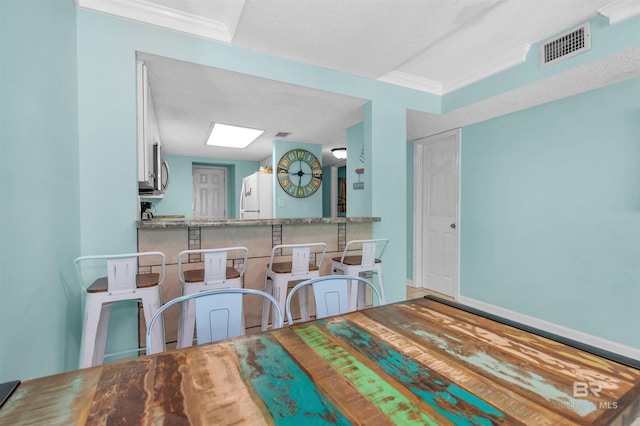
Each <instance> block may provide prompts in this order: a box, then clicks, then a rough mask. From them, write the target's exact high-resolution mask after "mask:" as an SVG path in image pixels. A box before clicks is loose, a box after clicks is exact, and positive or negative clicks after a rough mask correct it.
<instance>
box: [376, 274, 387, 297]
mask: <svg viewBox="0 0 640 426" xmlns="http://www.w3.org/2000/svg"><path fill="white" fill-rule="evenodd" d="M376 270H377V271H378V286H379V288H380V298H381V299H382V300H380V304H381V305H385V304H386V303H387V296H385V292H384V279H383V277H382V265H381V264H377V265H376Z"/></svg>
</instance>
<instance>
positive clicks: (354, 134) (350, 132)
mask: <svg viewBox="0 0 640 426" xmlns="http://www.w3.org/2000/svg"><path fill="white" fill-rule="evenodd" d="M364 150H365V146H364V123H358V124H356V125H355V126H352V127H349V128H348V129H347V152H348V153H349V154H348V155H347V165H346V178H347V216H351V217H359V216H370V215H371V197H370V196H368V194H367V193H366V192H365V190H364V189H353V184H354V183H356V182H364V181H365V174H360V175H358V174H356V169H359V168H364V171H365V173H366V171H367V169H366V168H365V163H364ZM369 186H370V185H369ZM365 188H366V184H365Z"/></svg>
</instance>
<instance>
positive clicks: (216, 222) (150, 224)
mask: <svg viewBox="0 0 640 426" xmlns="http://www.w3.org/2000/svg"><path fill="white" fill-rule="evenodd" d="M367 222H380V218H379V217H305V218H284V219H185V218H180V217H176V216H166V217H164V216H163V217H156V218H154V219H151V220H141V221H138V228H140V229H163V228H190V227H200V228H204V227H213V226H265V225H310V224H334V223H335V224H337V223H367Z"/></svg>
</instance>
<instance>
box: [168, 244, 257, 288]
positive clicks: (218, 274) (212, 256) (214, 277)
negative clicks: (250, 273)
mask: <svg viewBox="0 0 640 426" xmlns="http://www.w3.org/2000/svg"><path fill="white" fill-rule="evenodd" d="M233 252H236V253H237V252H242V256H243V262H242V267H241V268H240V270H239V271H238V272H239V273H240V277H242V276H243V275H244V271H245V268H246V266H247V257H248V256H249V249H247V248H246V247H225V248H217V249H197V250H183V251H181V252H180V253H178V276H179V277H180V281H182V282H184V275H183V273H182V265H183V261H182V260H183V256H184V255H191V254H201V255H202V254H204V259H203V262H204V282H206V283H209V284H212V283H218V282H223V281H225V280H226V279H227V260H228V258H229V253H233Z"/></svg>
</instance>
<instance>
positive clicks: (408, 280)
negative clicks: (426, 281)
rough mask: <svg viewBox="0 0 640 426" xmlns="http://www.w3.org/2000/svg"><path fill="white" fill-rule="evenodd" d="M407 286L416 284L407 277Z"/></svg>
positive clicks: (414, 286) (415, 286)
mask: <svg viewBox="0 0 640 426" xmlns="http://www.w3.org/2000/svg"><path fill="white" fill-rule="evenodd" d="M407 287H413V288H418V286H417V285H416V284H415V283H414V282H413V280H410V279H407Z"/></svg>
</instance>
